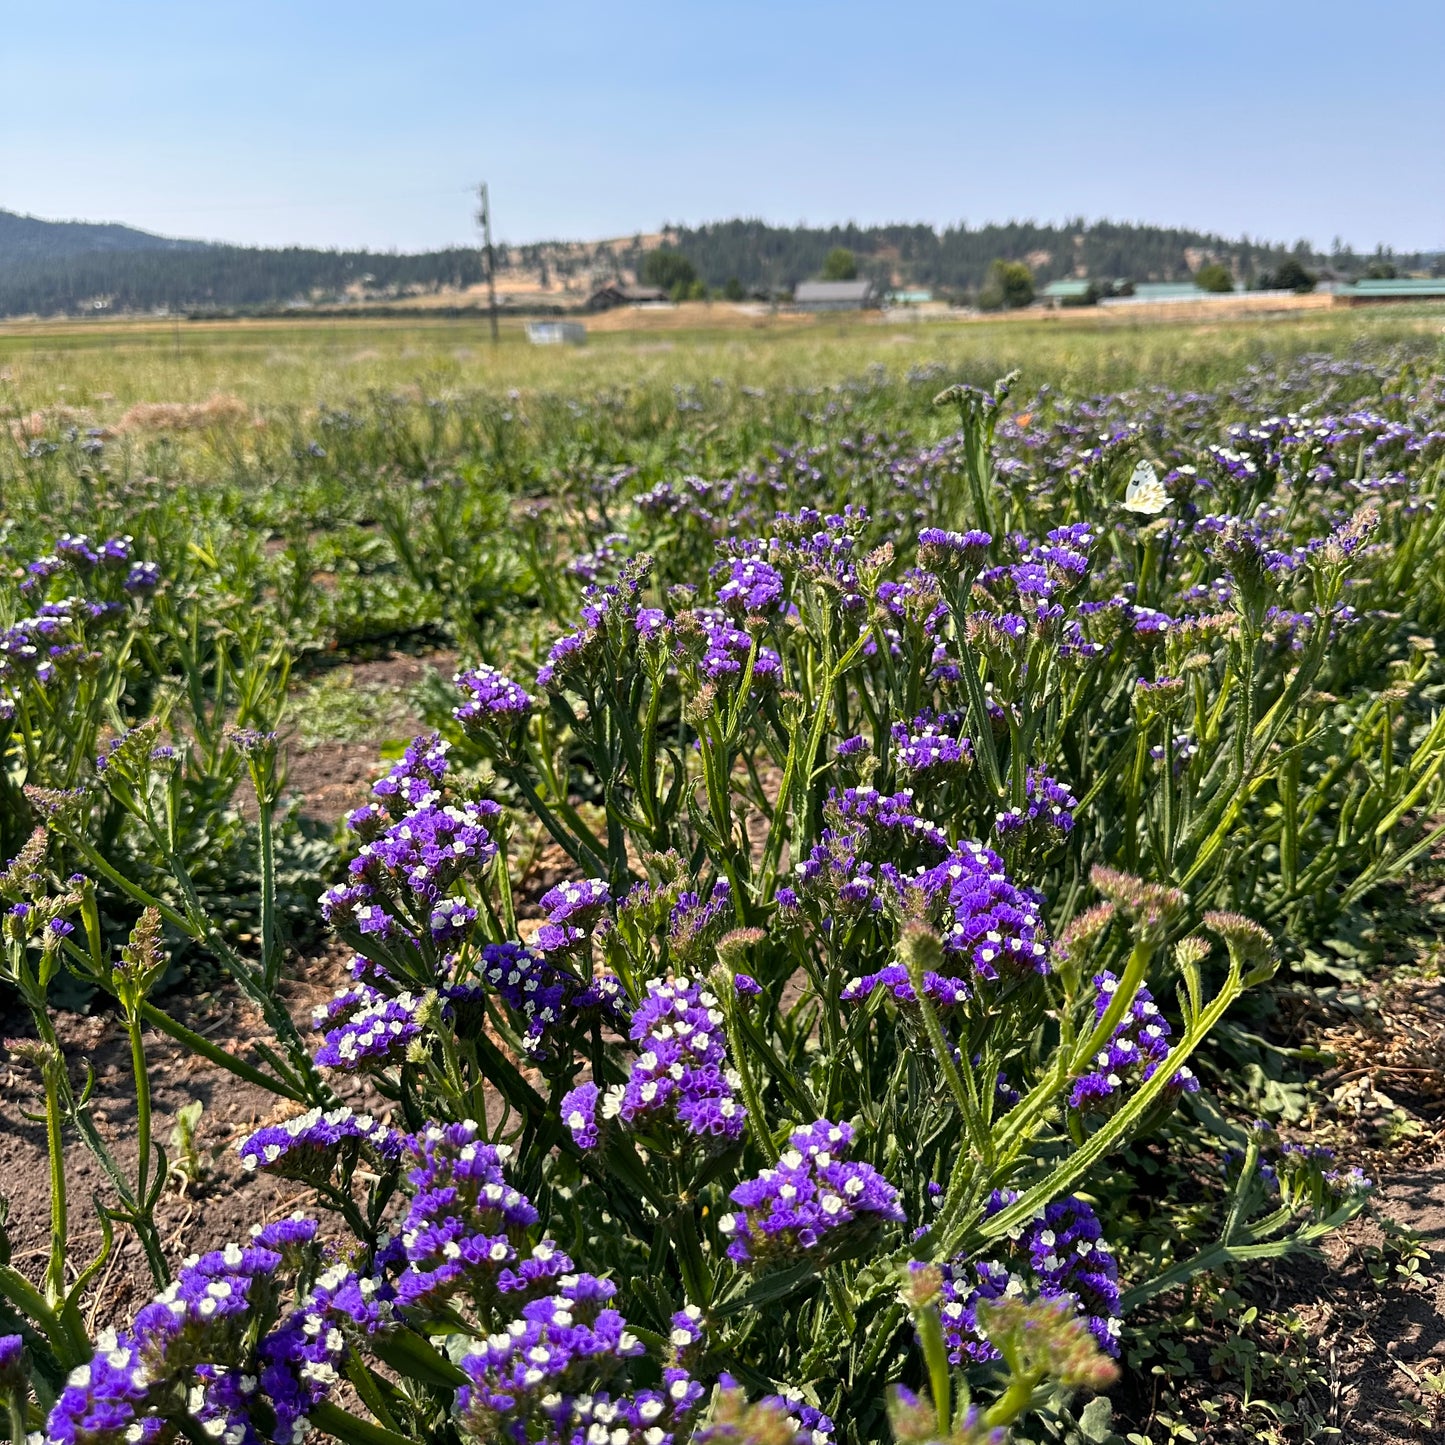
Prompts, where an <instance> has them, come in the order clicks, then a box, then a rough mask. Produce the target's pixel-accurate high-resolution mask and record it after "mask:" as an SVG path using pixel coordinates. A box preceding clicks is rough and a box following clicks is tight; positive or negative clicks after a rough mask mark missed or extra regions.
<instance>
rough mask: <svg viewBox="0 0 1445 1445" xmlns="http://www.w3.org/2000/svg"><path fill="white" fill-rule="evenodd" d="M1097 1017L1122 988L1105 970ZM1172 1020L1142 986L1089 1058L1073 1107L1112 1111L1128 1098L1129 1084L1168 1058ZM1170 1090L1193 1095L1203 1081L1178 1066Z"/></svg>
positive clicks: (1098, 980) (1098, 977)
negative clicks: (1125, 1096) (1088, 1065)
mask: <svg viewBox="0 0 1445 1445" xmlns="http://www.w3.org/2000/svg"><path fill="white" fill-rule="evenodd" d="M1094 988H1095V995H1094V1021H1095V1023H1096V1024H1097V1023H1098V1021H1099V1020H1101V1019H1102V1018H1103V1017H1104V1015H1105V1014H1106V1013H1107V1012H1108V1009H1109V1004H1110V1002H1111V1000H1112V999H1113V997H1114V994H1115V993H1116V992H1117V991H1118V988H1119V980H1118V978H1117V977H1116V976H1115V975H1114V974H1112V973H1110V972H1109V971H1108V970H1107V969H1105V970H1104V972H1102V973H1099V974H1095V976H1094ZM1169 1036H1170V1030H1169V1021H1168V1020H1167V1019H1166V1018H1165V1017H1164V1015H1163V1014H1162V1013H1161V1012H1160V1011H1159V1005H1158V1004H1156V1003H1155V1002H1154V998H1153V995H1152V994H1150V992H1149V990H1148V988H1147V987H1145V986H1144V985H1142V984H1141V985H1140V987H1139V991H1138V992H1137V993H1136V994H1135V995H1134V998H1133V1001H1132V1002H1131V1003H1130V1005H1129V1007H1128V1008H1127V1009H1126V1010H1125V1012H1124V1016H1123V1017H1122V1018H1121V1019H1120V1020H1119V1022H1118V1023H1117V1024H1116V1025H1115V1027H1114V1032H1113V1034H1112V1035H1111V1036H1110V1038H1109V1040H1108V1042H1107V1043H1106V1044H1105V1045H1104V1047H1102V1048H1101V1049H1100V1050H1099V1051H1098V1053H1097V1054H1096V1055H1095V1056H1094V1058H1093V1060H1092V1061H1091V1063H1092V1067H1091V1068H1090V1069H1089V1070H1088V1072H1086V1073H1083V1074H1080V1075H1079V1076H1078V1078H1076V1079H1075V1080H1074V1084H1073V1088H1072V1089H1071V1090H1070V1093H1069V1106H1070V1107H1071V1108H1074V1109H1078V1110H1080V1111H1081V1112H1083V1113H1093V1112H1098V1111H1101V1110H1108V1109H1111V1108H1113V1107H1115V1106H1117V1105H1118V1104H1121V1103H1122V1102H1123V1100H1124V1092H1125V1090H1126V1089H1127V1088H1129V1087H1130V1085H1134V1086H1137V1085H1138V1084H1142V1083H1145V1082H1147V1081H1148V1080H1149V1079H1151V1078H1153V1076H1154V1074H1155V1073H1156V1072H1157V1071H1158V1070H1159V1068H1160V1066H1161V1065H1163V1064H1165V1063H1166V1062H1167V1060H1168V1058H1169ZM1169 1090H1170V1092H1172V1093H1184V1094H1194V1093H1198V1091H1199V1080H1198V1079H1197V1078H1195V1076H1194V1074H1193V1072H1192V1071H1191V1070H1189V1069H1188V1068H1180V1069H1177V1070H1176V1071H1175V1072H1174V1074H1173V1076H1172V1077H1171V1078H1170V1081H1169Z"/></svg>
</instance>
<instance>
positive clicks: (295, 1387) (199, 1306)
mask: <svg viewBox="0 0 1445 1445" xmlns="http://www.w3.org/2000/svg"><path fill="white" fill-rule="evenodd" d="M314 1235H315V1225H314V1223H313V1222H311V1221H304V1220H303V1221H295V1220H292V1221H285V1222H283V1224H282V1225H280V1226H270V1227H268V1228H267V1229H264V1230H256V1231H253V1242H252V1243H251V1244H250V1245H248V1246H244V1247H243V1246H241V1245H237V1244H229V1245H227V1246H226V1247H225V1248H224V1249H218V1250H212V1251H210V1252H209V1253H207V1254H204V1255H193V1256H191V1257H190V1258H189V1259H187V1260H186V1261H185V1263H184V1264H183V1266H182V1267H181V1269H180V1271H179V1273H178V1274H177V1276H176V1278H175V1280H174V1282H173V1283H172V1284H170V1285H169V1286H168V1287H167V1288H166V1289H165V1290H164V1291H162V1293H161V1294H160V1295H158V1296H157V1297H156V1299H155V1300H154V1301H152V1303H150V1304H148V1305H146V1306H145V1308H143V1309H142V1310H140V1311H139V1313H137V1315H136V1317H135V1320H134V1321H133V1323H132V1326H131V1328H130V1330H128V1331H126V1332H124V1333H118V1332H116V1331H114V1330H106V1331H103V1332H102V1333H101V1335H100V1336H99V1338H98V1340H97V1346H98V1348H97V1351H96V1354H95V1356H94V1358H93V1359H92V1360H91V1362H90V1363H89V1364H88V1365H84V1366H81V1367H80V1368H79V1369H77V1370H74V1371H72V1372H71V1375H70V1378H69V1380H68V1381H67V1384H66V1387H65V1389H64V1391H63V1392H62V1394H61V1396H60V1398H59V1399H58V1400H57V1401H56V1403H55V1406H54V1408H53V1409H52V1411H51V1414H50V1418H49V1421H48V1422H47V1426H46V1439H47V1440H48V1441H50V1442H52V1445H122V1442H128V1441H129V1442H133V1441H150V1440H158V1439H163V1438H166V1421H167V1420H168V1419H169V1420H174V1418H176V1416H177V1415H179V1414H182V1413H184V1414H187V1415H189V1416H190V1417H191V1418H192V1419H193V1420H195V1421H196V1423H197V1424H198V1425H199V1426H200V1428H201V1430H202V1431H203V1432H204V1434H205V1435H206V1436H208V1437H211V1438H214V1439H215V1440H217V1441H219V1442H221V1445H259V1442H261V1441H262V1440H267V1441H274V1442H276V1445H298V1442H299V1441H300V1440H301V1439H302V1438H303V1437H304V1436H305V1434H306V1433H307V1431H308V1429H309V1428H310V1427H309V1423H308V1420H307V1412H308V1411H310V1410H312V1409H314V1408H315V1406H316V1405H317V1404H318V1403H319V1402H320V1401H321V1400H323V1399H325V1398H326V1396H327V1395H328V1394H329V1393H330V1391H331V1389H332V1388H333V1387H334V1385H335V1384H336V1382H337V1381H338V1379H339V1378H340V1367H341V1365H342V1363H343V1361H344V1357H345V1353H346V1350H347V1333H346V1330H347V1329H361V1330H367V1329H374V1328H375V1326H376V1324H377V1322H379V1320H380V1318H381V1311H382V1309H383V1307H384V1298H383V1293H384V1292H379V1291H378V1290H377V1288H376V1286H375V1285H374V1283H372V1282H370V1281H360V1280H358V1279H357V1277H356V1276H355V1275H353V1274H351V1273H350V1272H349V1271H348V1270H347V1269H346V1268H345V1267H344V1266H336V1267H334V1268H333V1269H331V1270H328V1271H326V1272H324V1273H323V1274H322V1275H321V1276H320V1278H318V1279H317V1280H316V1282H315V1284H314V1285H313V1287H312V1290H311V1292H310V1293H309V1294H308V1295H307V1297H306V1299H305V1300H304V1301H303V1302H302V1304H301V1306H300V1307H299V1308H298V1309H297V1310H296V1311H294V1312H293V1313H292V1314H291V1315H290V1316H289V1317H288V1318H287V1319H286V1320H284V1321H283V1322H282V1323H281V1324H280V1325H279V1326H278V1327H277V1328H275V1329H273V1330H271V1331H269V1332H266V1333H261V1334H260V1338H259V1341H257V1334H258V1333H260V1332H261V1331H264V1330H265V1327H266V1323H267V1320H268V1319H269V1318H270V1317H272V1311H273V1309H274V1305H275V1300H276V1297H277V1295H278V1288H277V1282H276V1279H275V1276H276V1275H277V1273H278V1271H279V1270H280V1269H281V1268H282V1267H283V1266H286V1267H288V1268H290V1267H298V1266H299V1265H300V1264H301V1262H302V1259H303V1258H304V1257H306V1256H307V1255H309V1254H314V1250H313V1249H312V1241H313V1239H314ZM288 1262H289V1263H288ZM253 1341H255V1343H254V1344H253Z"/></svg>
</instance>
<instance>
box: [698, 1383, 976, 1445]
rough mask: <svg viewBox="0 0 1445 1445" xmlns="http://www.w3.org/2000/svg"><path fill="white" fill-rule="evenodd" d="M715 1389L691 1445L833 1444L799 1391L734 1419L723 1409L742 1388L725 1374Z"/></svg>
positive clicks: (829, 1429) (824, 1419) (828, 1422)
mask: <svg viewBox="0 0 1445 1445" xmlns="http://www.w3.org/2000/svg"><path fill="white" fill-rule="evenodd" d="M718 1386H719V1388H720V1389H721V1390H722V1391H723V1397H722V1409H721V1410H720V1412H719V1414H717V1415H715V1416H714V1418H713V1420H712V1422H711V1423H710V1424H708V1425H706V1426H704V1427H703V1428H702V1429H701V1430H699V1431H698V1432H697V1433H696V1434H695V1435H694V1436H693V1437H692V1441H691V1445H748V1442H750V1441H754V1440H768V1441H771V1442H774V1445H833V1431H834V1429H835V1426H834V1424H833V1421H832V1419H831V1418H830V1417H829V1416H827V1415H825V1414H824V1413H823V1412H822V1411H821V1410H820V1409H818V1408H817V1406H815V1405H810V1404H809V1403H808V1402H807V1401H806V1400H805V1399H804V1398H803V1393H802V1391H801V1390H797V1389H787V1390H784V1391H782V1392H781V1393H779V1394H775V1395H764V1396H763V1397H762V1399H760V1400H756V1401H754V1402H753V1403H752V1404H751V1405H744V1406H742V1409H741V1410H738V1411H737V1416H736V1418H733V1414H732V1411H729V1410H727V1409H726V1406H727V1405H728V1404H729V1403H732V1402H733V1401H735V1402H736V1404H738V1405H742V1398H743V1394H742V1386H741V1385H740V1384H739V1383H738V1381H737V1380H736V1379H735V1378H734V1377H733V1376H732V1375H730V1374H728V1373H727V1372H726V1371H724V1372H723V1373H722V1374H721V1375H719V1376H718ZM989 1445H993V1442H989Z"/></svg>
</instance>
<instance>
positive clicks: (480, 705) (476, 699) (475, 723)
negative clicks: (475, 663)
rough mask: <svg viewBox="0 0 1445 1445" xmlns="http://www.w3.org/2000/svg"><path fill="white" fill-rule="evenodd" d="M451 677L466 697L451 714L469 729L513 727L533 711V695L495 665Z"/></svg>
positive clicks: (478, 730) (483, 731)
mask: <svg viewBox="0 0 1445 1445" xmlns="http://www.w3.org/2000/svg"><path fill="white" fill-rule="evenodd" d="M452 680H453V682H454V683H455V684H456V686H457V689H458V691H460V692H461V693H462V694H463V695H464V696H465V697H466V701H465V702H464V703H462V705H461V706H460V707H458V708H455V709H454V710H453V712H452V716H453V717H454V718H456V720H457V721H458V722H459V723H461V725H462V726H463V727H464V728H465V729H466V730H467V731H468V732H482V733H485V732H489V731H495V730H497V729H510V728H511V727H512V726H513V725H514V724H516V723H519V722H522V721H523V720H525V719H526V718H527V717H528V716H530V714H531V711H532V698H531V695H530V694H529V693H526V692H524V691H523V690H522V689H521V688H520V687H518V685H517V684H516V683H515V682H513V681H512V680H511V678H509V677H506V676H505V675H503V674H502V673H501V672H499V671H498V670H497V669H496V668H495V667H487V666H482V667H475V668H472V669H471V670H470V671H468V672H459V673H457V675H456V677H455V678H453V679H452Z"/></svg>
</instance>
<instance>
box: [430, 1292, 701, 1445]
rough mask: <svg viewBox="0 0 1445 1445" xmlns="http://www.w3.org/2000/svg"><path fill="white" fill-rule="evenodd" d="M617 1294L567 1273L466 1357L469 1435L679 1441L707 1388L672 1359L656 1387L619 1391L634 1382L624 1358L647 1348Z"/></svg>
mask: <svg viewBox="0 0 1445 1445" xmlns="http://www.w3.org/2000/svg"><path fill="white" fill-rule="evenodd" d="M616 1293H617V1286H616V1285H614V1284H612V1283H611V1281H609V1280H602V1279H598V1278H597V1277H596V1276H594V1275H590V1274H568V1275H564V1276H563V1277H562V1278H561V1279H559V1280H558V1281H557V1292H556V1293H555V1294H552V1295H549V1296H547V1297H545V1298H543V1299H536V1300H533V1301H532V1302H531V1303H529V1304H527V1305H525V1306H523V1309H522V1312H521V1318H520V1319H517V1320H514V1321H513V1322H512V1323H511V1324H510V1325H508V1326H507V1327H506V1328H505V1329H503V1330H499V1331H497V1332H496V1333H495V1334H493V1335H491V1336H490V1337H489V1338H488V1339H487V1341H486V1343H485V1344H484V1345H483V1346H482V1347H481V1348H480V1349H479V1350H476V1351H474V1352H473V1353H472V1354H469V1355H467V1356H465V1357H464V1358H463V1360H462V1362H461V1366H462V1369H463V1370H464V1371H465V1372H466V1374H467V1377H468V1381H469V1383H468V1384H466V1385H463V1386H462V1387H461V1388H460V1389H459V1390H458V1391H457V1399H456V1412H457V1423H458V1425H459V1427H460V1429H461V1431H462V1433H463V1435H464V1436H466V1437H467V1438H469V1439H473V1440H476V1441H479V1442H483V1445H493V1442H515V1445H592V1442H597V1445H674V1442H677V1445H682V1442H683V1441H684V1440H686V1439H687V1438H688V1437H687V1426H688V1425H689V1424H690V1422H691V1420H692V1417H693V1415H694V1413H695V1412H696V1410H697V1408H698V1406H699V1405H700V1404H701V1403H702V1400H703V1397H704V1393H705V1392H704V1390H703V1387H702V1386H701V1385H700V1384H698V1383H697V1381H695V1380H694V1379H693V1378H692V1377H691V1375H690V1374H689V1373H688V1372H687V1371H686V1370H685V1369H683V1368H682V1367H681V1366H679V1365H676V1364H674V1365H669V1366H667V1367H666V1368H664V1370H663V1372H662V1380H661V1383H660V1388H653V1389H645V1390H640V1391H637V1392H635V1393H619V1392H618V1391H617V1388H616V1387H617V1386H618V1385H621V1387H622V1389H623V1390H626V1389H627V1387H628V1385H629V1384H630V1380H629V1378H628V1372H627V1362H628V1361H629V1360H632V1359H635V1358H637V1357H638V1356H640V1355H642V1354H644V1353H645V1352H644V1350H643V1346H642V1344H641V1342H640V1341H639V1340H638V1339H637V1337H636V1336H635V1335H634V1334H633V1333H632V1332H631V1331H630V1330H629V1329H628V1328H627V1321H626V1320H625V1319H624V1318H623V1317H622V1315H621V1313H620V1312H619V1311H618V1310H616V1309H614V1308H613V1307H612V1304H611V1301H612V1299H613V1297H614V1296H615V1295H616Z"/></svg>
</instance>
